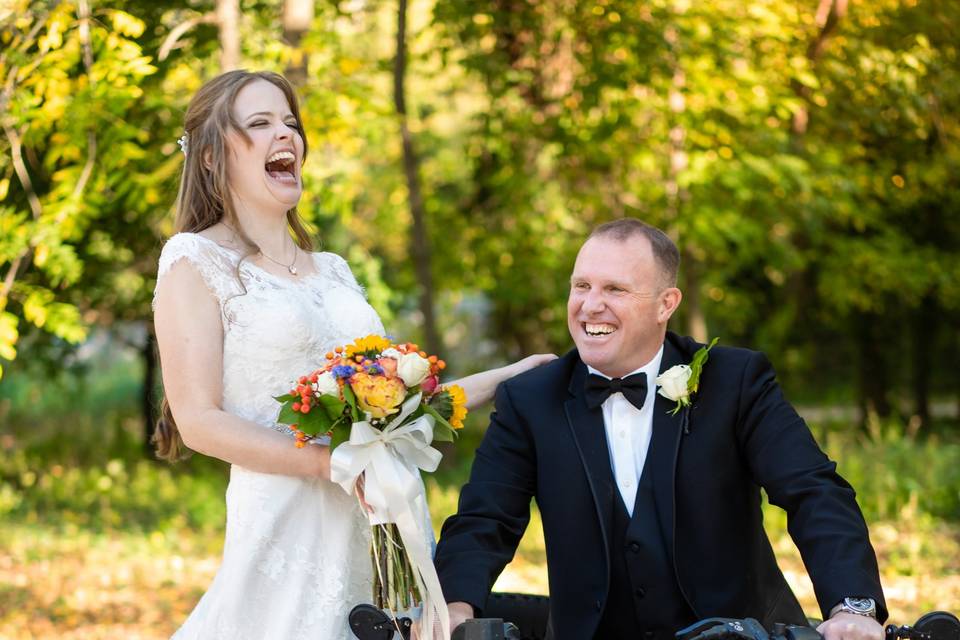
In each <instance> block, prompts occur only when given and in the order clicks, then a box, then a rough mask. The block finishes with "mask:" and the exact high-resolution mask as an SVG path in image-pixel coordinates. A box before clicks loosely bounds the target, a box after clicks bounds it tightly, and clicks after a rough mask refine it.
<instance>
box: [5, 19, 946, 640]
mask: <svg viewBox="0 0 960 640" xmlns="http://www.w3.org/2000/svg"><path fill="white" fill-rule="evenodd" d="M300 15H305V16H306V19H305V20H299V21H298V19H297V17H298V16H300ZM401 16H403V17H404V18H405V29H404V30H403V32H402V33H403V35H404V36H405V37H404V38H403V40H402V42H399V43H398V39H397V34H398V24H399V22H400V17H401ZM958 31H960V5H958V4H957V3H956V2H953V1H952V0H786V1H784V0H777V1H774V0H753V1H751V2H741V1H737V0H700V1H698V2H690V1H689V0H651V1H650V2H643V3H637V2H616V1H613V0H591V1H577V0H543V1H539V2H518V1H513V0H480V1H478V0H446V1H445V2H433V1H431V0H412V1H411V2H410V3H409V6H407V2H406V1H405V0H397V1H396V2H369V1H366V0H349V1H348V0H344V1H340V2H334V1H331V0H242V1H241V0H177V1H171V2H163V3H157V2H148V1H146V0H128V1H127V2H123V3H119V2H107V1H103V0H64V1H56V0H44V1H39V0H34V1H29V0H4V1H2V2H0V105H2V109H0V124H2V129H3V131H2V136H0V152H2V155H0V158H2V160H0V366H2V370H0V375H2V377H0V637H4V638H5V637H10V638H33V637H36V638H54V637H55V638H98V637H104V638H106V637H115V636H117V635H120V636H124V637H130V638H138V637H139V638H154V637H157V638H159V637H167V636H168V635H169V634H170V633H171V632H172V631H173V630H174V629H175V628H176V626H177V624H178V622H179V621H181V620H182V619H183V617H184V616H185V615H186V613H187V612H189V610H190V609H191V608H192V606H193V605H194V603H195V602H196V600H197V598H198V597H199V595H200V594H201V593H202V592H203V590H204V588H205V587H206V585H207V584H208V583H209V580H210V579H211V577H212V575H213V572H214V571H215V570H216V566H217V562H218V556H219V553H220V544H221V539H222V530H223V517H224V513H223V504H222V494H223V490H224V487H225V482H226V474H225V468H224V465H222V464H220V463H218V462H216V461H213V460H209V459H201V458H199V457H197V458H195V459H192V460H191V461H189V462H188V463H185V464H182V465H178V466H175V467H168V466H165V465H161V464H158V463H156V462H154V461H153V460H152V458H151V456H150V455H149V452H148V451H147V447H146V445H145V437H146V434H148V433H149V432H150V429H151V426H150V425H151V424H152V422H153V420H154V418H155V413H156V407H157V404H158V403H157V399H158V397H159V396H158V393H159V389H158V378H159V373H158V366H159V364H158V362H157V359H156V356H155V344H154V340H153V329H152V323H151V311H150V301H151V297H152V291H153V286H154V284H155V276H156V264H157V257H158V255H159V250H160V248H161V247H162V244H163V241H164V239H165V238H166V237H167V236H169V234H170V233H171V230H172V204H173V200H174V198H175V194H176V186H177V180H178V177H179V171H180V167H181V156H180V154H179V150H178V148H177V146H176V144H175V140H176V139H177V138H178V137H179V136H180V135H181V130H180V127H181V122H182V116H183V112H184V109H185V108H186V104H187V101H188V100H189V98H190V96H191V95H192V93H193V92H194V91H195V90H196V89H197V88H198V87H199V86H200V85H201V84H202V82H203V81H204V80H206V79H208V78H210V77H212V76H213V75H215V74H216V73H218V72H220V71H221V70H223V69H226V68H232V67H236V66H246V67H248V68H264V69H272V70H277V71H281V72H285V73H286V74H287V75H288V76H289V77H290V78H291V79H292V80H293V81H294V82H295V84H296V85H297V87H298V92H299V94H300V96H301V100H302V102H303V108H304V117H305V120H306V122H305V124H306V127H307V134H308V136H309V139H310V142H311V156H310V159H309V161H308V163H307V165H306V170H305V172H306V173H305V186H306V190H305V195H304V198H303V200H302V203H301V207H300V208H301V211H302V213H303V214H304V216H305V218H306V219H307V220H308V221H309V222H310V223H311V225H312V227H313V230H314V232H315V236H316V237H317V238H318V239H319V240H320V241H321V243H322V245H323V247H324V248H325V249H329V250H333V251H337V252H338V253H341V254H342V255H344V256H345V257H346V258H347V259H348V261H349V262H350V264H351V266H352V268H353V269H354V271H355V273H356V274H357V276H358V277H359V278H360V280H361V281H362V282H363V283H364V284H365V286H366V287H367V292H368V296H369V298H370V300H371V302H372V303H373V304H374V306H375V307H376V308H377V309H378V311H379V312H380V313H381V314H382V316H383V317H384V320H385V323H386V324H387V326H388V327H390V329H391V331H392V332H394V333H395V334H396V335H401V336H404V337H409V338H411V339H415V340H417V341H419V342H421V344H425V345H427V346H429V347H430V348H431V350H433V351H436V352H439V353H442V354H444V356H445V357H446V359H447V361H449V362H451V363H452V365H453V368H454V369H455V371H454V374H458V373H467V372H471V371H476V370H480V369H483V368H485V367H487V366H491V365H494V364H499V363H502V362H506V361H509V360H511V359H514V358H517V357H519V356H521V355H525V354H528V353H532V352H537V351H554V352H558V353H562V352H564V351H566V350H567V349H568V348H569V346H570V344H569V337H568V336H567V332H566V328H565V322H564V315H565V312H564V301H565V297H566V282H567V278H568V275H569V270H570V266H571V264H572V261H573V257H574V255H575V252H576V249H577V247H578V245H579V243H580V241H581V239H582V238H583V237H584V235H585V234H586V233H587V232H588V231H589V229H590V228H592V227H593V226H594V225H596V224H598V223H600V222H603V221H606V220H609V219H613V218H616V217H621V216H637V217H641V218H643V219H645V220H647V221H649V222H651V223H653V224H656V225H658V226H660V227H662V228H664V229H666V230H667V231H668V232H669V233H670V234H671V235H672V236H673V237H674V238H675V239H676V240H677V242H678V244H679V246H680V247H681V248H682V250H683V261H684V262H683V268H682V274H681V277H682V283H681V286H682V288H683V290H684V293H685V298H684V303H683V306H682V308H681V311H680V314H679V316H678V317H677V318H676V320H675V322H674V326H673V328H674V329H675V330H677V331H680V332H684V333H690V334H692V335H694V336H697V337H699V338H701V339H703V338H706V337H707V336H720V337H721V339H722V342H723V343H725V344H733V345H741V346H748V347H751V348H755V349H761V350H764V351H766V352H767V353H768V354H769V355H770V357H771V359H772V360H773V362H775V363H776V364H777V367H778V372H779V374H780V379H781V383H782V384H783V386H784V388H785V390H786V391H787V393H788V396H789V397H790V398H791V399H792V400H793V401H794V402H796V403H797V404H798V406H799V407H800V408H801V411H802V413H803V414H804V415H805V416H806V417H807V419H808V422H809V423H810V424H811V426H812V428H813V429H814V431H815V433H816V434H817V436H818V438H819V439H820V441H821V443H822V444H823V445H824V447H825V448H826V449H827V451H828V452H829V453H830V454H831V455H832V456H833V457H834V458H835V459H837V460H838V461H839V464H840V469H841V472H842V473H844V475H845V476H846V477H847V478H848V479H849V480H851V482H852V483H853V484H854V486H856V487H857V489H858V498H859V500H860V503H861V506H862V508H863V509H864V512H865V515H866V516H867V519H868V522H869V523H870V524H871V532H872V535H873V541H874V544H875V546H876V547H877V549H878V552H879V554H880V558H881V565H882V569H883V573H884V576H883V578H884V585H885V588H886V592H887V596H888V600H889V602H890V604H891V611H892V614H893V615H894V617H895V618H896V619H897V621H899V622H912V621H913V619H915V618H916V616H917V615H919V613H921V612H922V611H925V610H929V609H931V608H946V609H953V610H954V611H956V610H957V609H960V578H958V574H960V560H958V558H960V523H958V520H960V471H958V470H960V435H958V434H960V431H958V428H957V427H958V407H960V373H958V370H957V367H956V362H958V360H960V332H958V331H957V330H956V328H957V326H958V322H960V251H958V249H960V215H958V213H960V188H958V187H960V184H958V183H960V170H958V169H960V150H958V145H957V136H958V133H960V129H958V124H960V119H958V114H960V104H958V102H960V78H958V75H960V73H958V72H960V65H958V47H957V43H958V42H960V37H958V36H960V34H958ZM398 51H400V52H402V53H403V54H404V56H402V60H403V62H404V64H401V65H397V64H396V63H397V60H398ZM398 80H400V81H402V82H400V83H399V84H398V82H397V81H398ZM397 86H400V87H402V91H400V92H397V91H396V87H397ZM405 142H406V144H405ZM484 416H485V411H477V412H475V413H474V414H473V416H472V418H471V419H470V422H469V424H468V429H467V433H466V435H465V437H464V438H462V439H461V441H460V442H459V443H458V444H457V446H456V447H453V448H448V449H447V450H446V455H445V463H444V467H443V468H442V469H441V471H440V472H439V473H438V474H437V476H436V477H435V478H434V479H432V480H431V481H430V482H429V487H430V492H431V502H432V508H433V511H434V516H435V520H436V523H437V524H438V525H439V523H440V522H441V521H442V519H443V518H444V517H445V516H446V515H449V514H450V513H451V512H452V511H453V509H454V508H455V501H456V495H457V489H458V487H459V486H460V484H462V482H463V480H464V478H465V474H466V470H467V469H468V466H469V463H470V459H471V456H472V451H473V448H474V447H475V445H476V443H477V442H478V440H479V438H480V435H481V434H482V431H483V428H484V426H485V422H484ZM536 523H537V520H536V519H535V520H534V525H533V526H532V527H531V531H530V532H529V533H528V536H527V537H526V538H525V540H524V543H523V545H522V548H521V551H520V553H519V554H518V557H517V559H516V560H515V561H514V563H513V564H512V565H511V566H510V567H509V568H508V570H507V572H506V573H505V574H504V576H502V577H501V582H500V583H499V585H498V588H503V589H514V590H523V591H540V592H543V590H545V588H546V580H545V566H544V564H545V563H544V554H543V546H542V540H541V538H540V537H539V535H538V532H537V524H536ZM767 524H768V529H769V530H770V532H771V537H772V538H773V540H774V543H775V547H776V549H777V551H778V554H779V555H780V558H781V563H782V565H783V566H784V568H785V570H786V572H787V575H788V578H789V579H790V581H791V582H792V583H793V584H794V585H795V588H796V589H797V591H798V592H799V593H800V594H801V596H802V598H803V601H804V604H805V606H806V608H807V610H808V613H810V614H814V613H815V612H816V606H815V604H814V603H813V600H812V596H811V592H810V589H809V585H808V584H807V583H806V582H805V580H806V578H805V576H804V573H803V568H802V564H801V563H800V561H799V559H798V556H797V554H796V551H795V550H794V549H793V548H792V545H791V543H790V541H789V538H788V537H787V536H786V535H785V529H786V525H785V519H784V517H783V514H782V513H780V512H778V511H776V510H773V509H771V510H768V512H767Z"/></svg>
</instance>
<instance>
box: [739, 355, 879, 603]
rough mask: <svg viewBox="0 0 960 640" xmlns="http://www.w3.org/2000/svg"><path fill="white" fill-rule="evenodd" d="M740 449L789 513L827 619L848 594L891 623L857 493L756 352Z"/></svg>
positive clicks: (746, 379)
mask: <svg viewBox="0 0 960 640" xmlns="http://www.w3.org/2000/svg"><path fill="white" fill-rule="evenodd" d="M737 422H738V425H739V438H740V447H741V450H743V451H744V453H745V454H746V457H747V460H748V461H749V464H750V470H751V473H752V475H753V477H754V478H755V479H756V480H757V483H758V484H760V485H761V486H763V487H764V489H765V490H766V491H767V495H768V496H769V498H770V502H771V503H772V504H775V505H777V506H779V507H781V508H782V509H784V510H785V511H786V512H787V516H788V518H787V526H788V529H789V532H790V536H791V537H792V538H793V540H794V542H795V543H796V545H797V548H798V549H799V550H800V554H801V555H802V556H803V561H804V564H805V565H806V567H807V571H808V573H809V574H810V579H811V581H812V582H813V586H814V590H815V591H816V595H817V600H818V601H819V603H820V605H821V609H822V613H823V616H824V619H826V618H827V617H829V613H830V610H831V608H832V607H833V606H834V605H836V604H837V603H838V602H840V601H841V600H842V599H843V598H845V597H847V596H852V597H853V596H856V597H870V598H873V599H874V600H875V601H876V603H877V611H878V617H879V619H880V620H881V621H882V620H884V619H886V615H887V612H886V606H885V604H884V599H883V591H882V589H881V587H880V576H879V571H878V568H877V558H876V554H875V553H874V550H873V547H872V546H871V544H870V537H869V534H868V532H867V525H866V522H865V521H864V519H863V514H862V513H861V512H860V507H859V506H858V505H857V501H856V493H855V492H854V490H853V488H852V487H851V486H850V484H848V483H847V481H846V480H844V479H843V478H842V477H841V476H840V475H839V474H838V473H837V471H836V467H837V465H836V463H835V462H834V461H832V460H830V459H829V458H828V457H827V456H826V454H825V453H823V451H822V450H821V449H820V447H819V445H817V443H816V441H815V440H814V438H813V435H812V434H811V433H810V430H809V429H808V428H807V425H806V423H805V422H804V421H803V419H802V418H801V417H800V416H799V415H798V414H797V412H796V410H795V409H794V408H793V407H792V406H791V405H790V403H788V402H787V401H786V399H785V398H784V397H783V393H782V391H781V390H780V386H779V385H778V384H777V381H776V374H775V373H774V370H773V366H772V365H771V364H770V361H769V360H767V358H766V356H764V355H763V354H762V353H756V352H754V353H751V354H750V356H749V358H748V360H747V362H746V364H745V366H744V368H743V373H742V380H741V389H740V415H739V416H738V421H737Z"/></svg>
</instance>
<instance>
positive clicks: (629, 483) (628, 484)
mask: <svg viewBox="0 0 960 640" xmlns="http://www.w3.org/2000/svg"><path fill="white" fill-rule="evenodd" d="M623 486H625V487H626V488H627V489H629V488H630V487H632V486H633V483H632V482H630V481H629V480H627V481H626V482H624V483H623Z"/></svg>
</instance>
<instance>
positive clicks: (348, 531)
mask: <svg viewBox="0 0 960 640" xmlns="http://www.w3.org/2000/svg"><path fill="white" fill-rule="evenodd" d="M312 257H313V260H314V264H315V268H316V274H315V275H306V274H304V275H301V276H299V277H298V278H297V279H295V280H294V279H293V278H283V277H279V276H276V275H273V274H271V273H269V272H267V271H265V270H263V269H261V268H259V267H257V266H256V265H253V264H251V263H250V261H249V260H244V261H242V262H240V256H239V254H237V253H235V252H233V251H231V250H229V249H226V248H224V247H222V246H220V245H218V244H216V243H215V242H213V241H212V240H210V239H208V238H206V237H203V236H200V235H197V234H192V233H180V234H177V235H175V236H173V237H172V238H170V240H169V241H168V242H167V243H166V245H165V246H164V248H163V252H162V254H161V256H160V267H159V272H158V276H157V280H158V282H159V281H160V280H161V279H162V278H163V276H164V275H165V274H166V273H167V272H168V271H169V270H170V268H171V267H172V266H173V265H174V264H176V263H177V262H178V261H180V260H183V259H185V260H187V261H189V263H190V264H191V265H193V267H194V268H196V270H197V271H198V272H199V273H200V275H201V276H202V277H203V280H204V281H205V282H206V284H207V286H208V287H209V289H210V291H211V293H212V294H213V295H214V296H215V297H216V299H217V300H218V301H219V303H220V310H221V318H222V320H223V408H224V410H226V411H228V412H230V413H234V414H236V415H238V416H241V417H243V418H246V419H248V420H252V421H254V422H256V423H258V424H261V425H263V427H264V428H265V429H271V428H273V429H278V430H281V431H287V432H289V430H286V429H285V427H283V426H282V425H278V424H276V422H275V419H276V417H277V411H278V408H279V407H278V404H277V403H276V401H275V400H274V399H273V397H272V396H276V395H280V394H283V393H286V392H287V391H288V390H289V389H290V388H291V384H292V383H293V380H294V379H295V378H296V377H298V376H299V375H302V374H304V373H308V372H310V371H312V370H314V369H316V368H317V367H318V366H320V365H321V364H322V362H323V358H324V354H325V353H326V352H327V351H329V350H331V349H332V348H333V347H335V346H337V345H341V344H348V343H350V342H352V341H353V340H354V339H355V338H357V337H360V336H364V335H367V334H371V333H376V334H380V335H383V325H382V324H381V322H380V319H379V317H378V316H377V314H376V312H375V311H374V310H373V309H372V308H371V307H370V305H369V304H367V302H366V299H365V298H364V295H363V291H362V289H361V288H360V287H359V285H357V282H356V280H355V279H354V277H353V275H352V274H351V273H350V269H349V267H348V266H347V263H346V262H345V261H344V260H343V258H341V257H340V256H337V255H335V254H332V253H314V254H312ZM238 262H240V267H239V279H238V273H237V264H238ZM241 282H242V283H243V284H242V286H241ZM244 288H245V291H244ZM181 304H190V302H189V301H187V300H184V301H182V302H181ZM167 373H168V375H169V372H167ZM174 375H175V373H174ZM290 446H291V447H293V446H294V445H293V441H292V440H291V443H290ZM226 502H227V527H226V539H225V542H224V548H223V563H222V565H221V567H220V569H219V571H218V572H217V575H216V577H215V578H214V580H213V584H212V585H211V586H210V588H209V590H208V591H207V593H206V594H205V595H204V596H203V597H202V598H201V599H200V602H199V604H197V607H196V609H194V611H193V613H191V614H190V616H189V618H187V621H186V622H185V623H184V625H183V627H182V628H181V629H180V630H179V631H177V633H176V634H175V635H174V638H176V639H177V640H193V639H203V640H219V639H222V640H247V639H249V640H294V639H297V638H310V639H311V640H348V639H351V638H353V634H352V633H351V632H350V631H349V628H348V626H347V614H348V613H349V611H350V609H351V608H352V607H353V606H354V605H355V604H358V603H360V602H369V601H370V585H371V580H372V577H371V567H370V560H369V549H368V544H369V525H368V523H367V520H366V518H365V517H364V515H363V514H362V513H361V510H360V508H359V506H358V504H357V500H356V498H355V497H353V496H348V495H347V494H346V493H345V492H344V491H343V489H341V488H340V487H339V486H337V485H335V484H333V483H331V482H329V481H327V480H311V479H306V478H300V477H292V476H284V475H279V474H265V473H256V472H253V471H250V470H248V469H244V468H242V467H240V466H237V465H233V466H232V467H231V469H230V484H229V486H228V487H227V495H226Z"/></svg>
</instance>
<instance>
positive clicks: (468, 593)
mask: <svg viewBox="0 0 960 640" xmlns="http://www.w3.org/2000/svg"><path fill="white" fill-rule="evenodd" d="M535 490H536V456H535V450H534V446H533V440H532V438H531V436H530V433H529V431H528V429H527V428H526V425H525V424H524V423H523V420H522V418H521V417H520V416H518V415H517V413H516V411H515V410H514V408H513V402H512V400H511V398H510V391H509V385H508V384H501V385H500V388H499V389H498V390H497V394H496V399H495V411H494V413H493V414H492V415H491V418H490V426H489V427H488V428H487V432H486V434H485V435H484V437H483V441H482V442H481V443H480V447H479V448H478V449H477V452H476V457H475V458H474V461H473V468H472V469H471V471H470V480H469V481H468V482H467V484H466V485H465V486H464V487H463V490H462V491H461V493H460V503H459V506H458V508H457V513H456V515H454V516H452V517H450V518H449V519H447V521H446V522H445V523H444V524H443V529H442V530H441V533H440V542H439V543H438V545H437V552H436V556H435V564H436V567H437V573H438V574H439V576H440V584H441V585H442V586H443V593H444V597H445V598H446V600H447V602H458V601H460V602H468V603H470V604H471V605H473V607H474V609H475V610H477V611H478V612H479V611H482V610H483V609H484V608H485V607H486V601H487V596H488V595H489V593H490V589H491V588H492V587H493V583H494V582H495V581H496V579H497V576H499V575H500V572H501V571H503V568H504V567H505V566H506V565H507V563H508V562H510V560H511V559H512V558H513V555H514V552H515V551H516V549H517V545H518V544H519V543H520V538H521V537H522V536H523V532H524V530H526V528H527V523H528V522H529V521H530V500H531V498H532V497H533V494H534V492H535ZM478 615H479V613H478Z"/></svg>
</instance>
